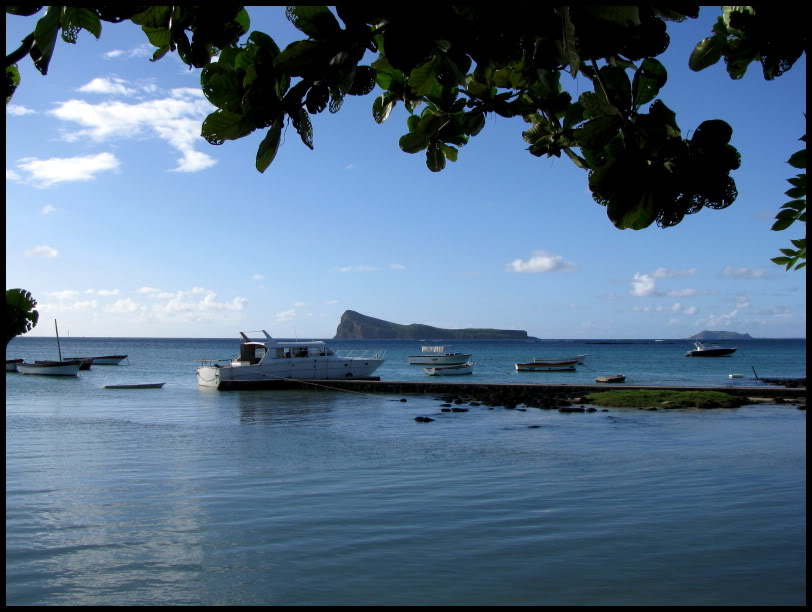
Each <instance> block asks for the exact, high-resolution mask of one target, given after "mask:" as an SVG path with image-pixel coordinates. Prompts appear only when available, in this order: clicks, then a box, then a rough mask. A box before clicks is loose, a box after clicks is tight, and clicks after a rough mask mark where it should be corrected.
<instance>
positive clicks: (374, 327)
mask: <svg viewBox="0 0 812 612" xmlns="http://www.w3.org/2000/svg"><path fill="white" fill-rule="evenodd" d="M335 338H336V339H346V340H366V339H370V338H372V339H376V340H383V339H386V340H427V339H434V340H438V339H443V340H528V339H532V336H528V335H527V332H526V331H524V330H520V329H480V328H466V329H443V328H442V327H432V326H431V325H422V324H420V323H412V324H411V325H401V324H399V323H390V322H389V321H384V320H383V319H376V318H374V317H368V316H366V315H362V314H361V313H360V312H355V311H354V310H346V311H344V314H343V315H341V322H340V323H339V324H338V329H336V335H335Z"/></svg>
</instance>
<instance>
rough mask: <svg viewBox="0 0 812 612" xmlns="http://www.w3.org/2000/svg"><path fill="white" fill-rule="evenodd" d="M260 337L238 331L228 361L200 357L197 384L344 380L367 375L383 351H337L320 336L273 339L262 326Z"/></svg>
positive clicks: (224, 385) (234, 385)
mask: <svg viewBox="0 0 812 612" xmlns="http://www.w3.org/2000/svg"><path fill="white" fill-rule="evenodd" d="M261 331H262V333H263V334H264V335H265V338H264V340H252V339H250V338H249V337H248V336H247V335H246V334H249V333H256V332H240V336H241V337H242V340H241V341H240V354H239V356H237V357H235V358H234V359H232V360H231V361H230V362H229V363H226V364H221V363H218V362H217V361H211V360H209V361H203V364H202V365H201V366H200V367H199V368H197V384H199V385H201V386H204V387H216V388H218V389H222V388H228V387H231V388H239V387H240V386H241V385H243V386H254V385H256V384H257V383H266V382H271V381H279V380H285V379H291V380H339V379H340V380H346V379H348V378H359V379H365V378H370V377H371V376H372V373H373V372H375V370H377V369H378V368H379V367H380V366H381V364H382V363H383V362H384V359H383V351H346V352H344V353H343V354H339V353H337V352H336V351H334V350H333V349H332V348H330V347H329V346H327V345H326V344H325V343H324V342H323V341H321V340H311V341H298V340H274V339H273V338H271V336H270V335H269V334H268V332H266V331H265V330H264V329H263V330H261Z"/></svg>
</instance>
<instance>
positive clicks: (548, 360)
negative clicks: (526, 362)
mask: <svg viewBox="0 0 812 612" xmlns="http://www.w3.org/2000/svg"><path fill="white" fill-rule="evenodd" d="M587 357H589V354H588V353H587V354H586V355H575V356H572V357H535V358H534V359H533V362H534V363H560V362H562V361H573V360H574V361H577V362H578V363H583V362H584V359H586V358H587Z"/></svg>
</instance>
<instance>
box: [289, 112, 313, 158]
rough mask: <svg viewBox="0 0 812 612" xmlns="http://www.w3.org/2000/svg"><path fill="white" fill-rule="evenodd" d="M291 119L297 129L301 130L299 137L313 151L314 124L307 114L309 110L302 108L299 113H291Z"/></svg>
mask: <svg viewBox="0 0 812 612" xmlns="http://www.w3.org/2000/svg"><path fill="white" fill-rule="evenodd" d="M290 120H291V122H292V123H293V127H294V128H296V131H297V132H299V137H300V138H301V139H302V142H303V143H304V144H305V146H306V147H307V148H308V149H310V150H311V151H312V150H313V125H312V124H311V123H310V116H309V115H308V114H307V111H306V110H305V109H303V108H300V109H299V112H298V113H293V114H291V115H290Z"/></svg>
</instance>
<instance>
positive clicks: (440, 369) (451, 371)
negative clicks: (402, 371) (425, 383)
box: [423, 362, 474, 376]
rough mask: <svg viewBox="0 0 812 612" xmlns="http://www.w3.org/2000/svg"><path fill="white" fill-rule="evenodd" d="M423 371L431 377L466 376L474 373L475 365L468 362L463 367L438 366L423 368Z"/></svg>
mask: <svg viewBox="0 0 812 612" xmlns="http://www.w3.org/2000/svg"><path fill="white" fill-rule="evenodd" d="M423 371H424V372H425V373H426V374H428V375H429V376H464V375H465V374H473V373H474V364H473V363H470V362H468V363H464V364H461V365H449V366H436V367H433V368H423Z"/></svg>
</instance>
